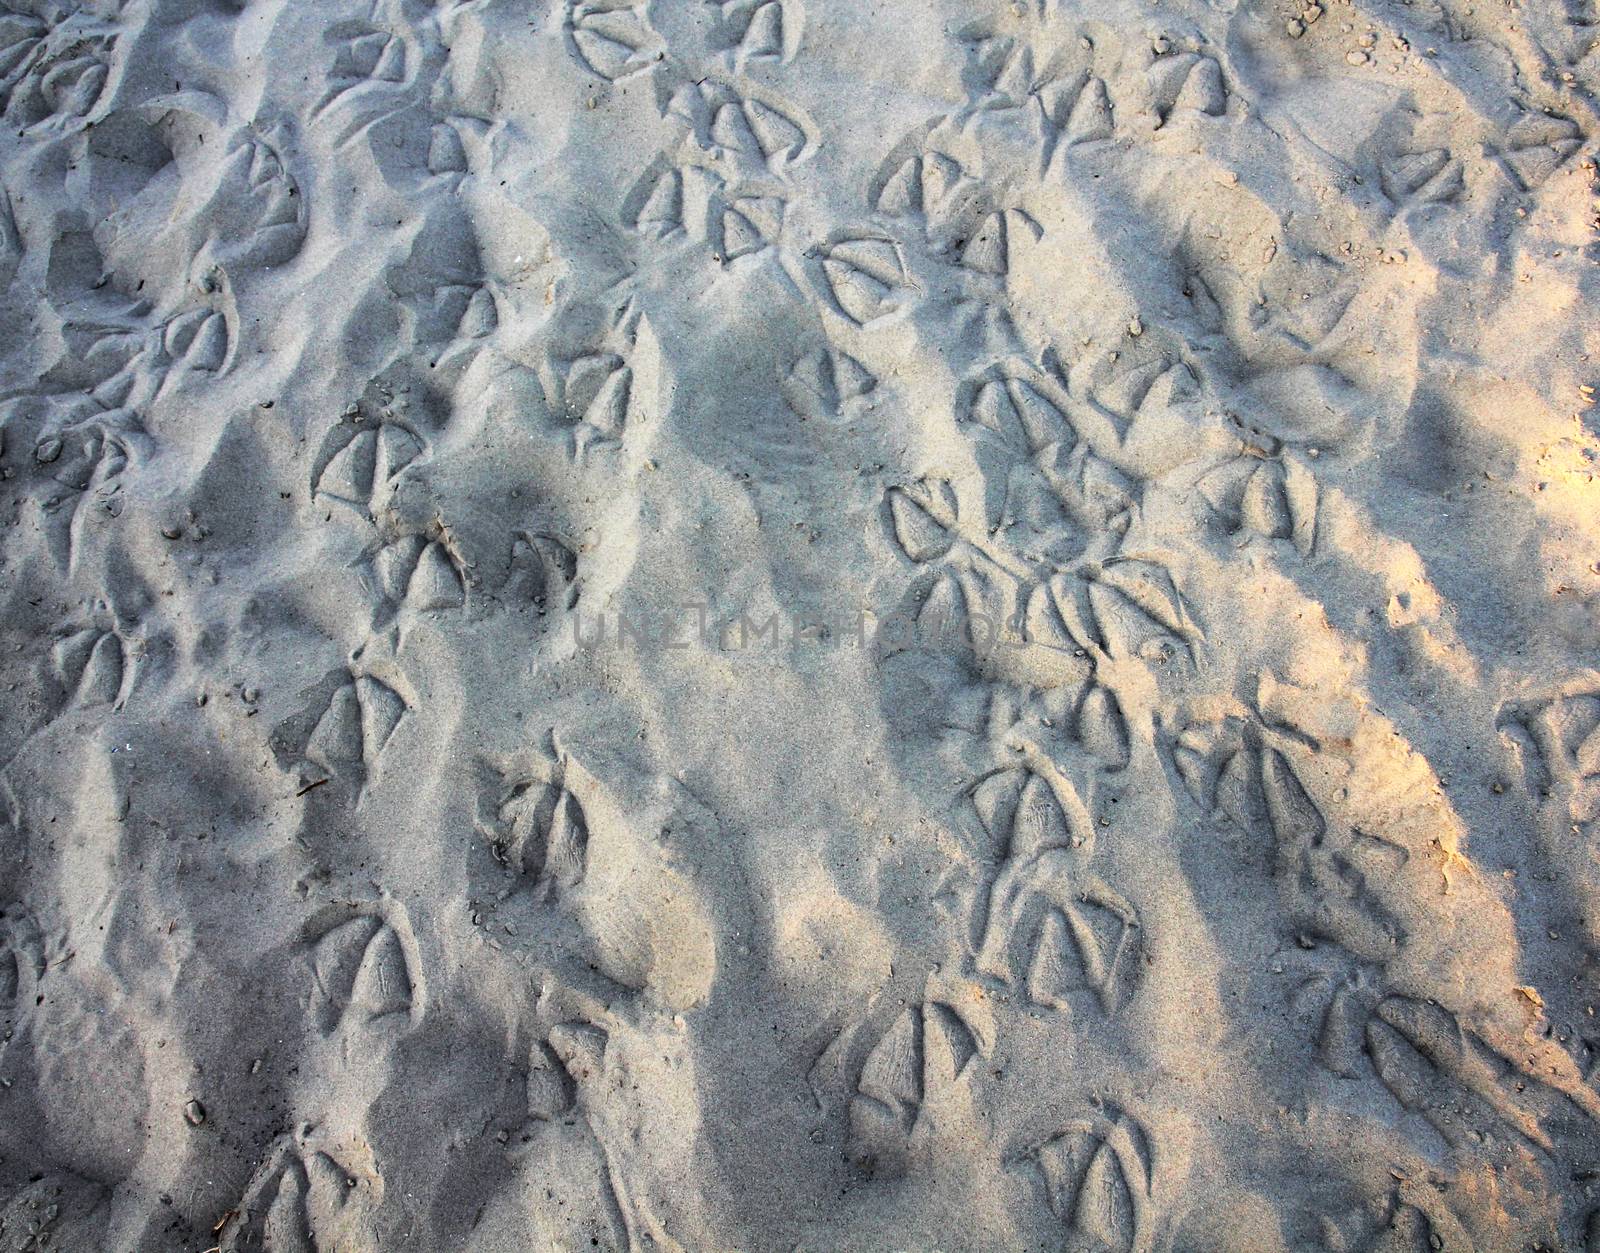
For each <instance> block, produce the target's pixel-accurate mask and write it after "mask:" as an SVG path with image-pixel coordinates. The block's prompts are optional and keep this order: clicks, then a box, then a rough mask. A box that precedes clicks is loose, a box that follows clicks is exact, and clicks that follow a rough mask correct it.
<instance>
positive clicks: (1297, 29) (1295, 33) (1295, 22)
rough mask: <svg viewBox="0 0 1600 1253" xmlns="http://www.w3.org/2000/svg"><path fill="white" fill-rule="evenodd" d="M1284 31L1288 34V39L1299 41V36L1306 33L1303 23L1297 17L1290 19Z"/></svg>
mask: <svg viewBox="0 0 1600 1253" xmlns="http://www.w3.org/2000/svg"><path fill="white" fill-rule="evenodd" d="M1284 29H1285V30H1287V31H1288V32H1289V38H1290V39H1299V38H1300V36H1301V35H1303V34H1305V33H1306V27H1305V23H1304V22H1302V21H1301V20H1300V19H1299V18H1297V17H1291V18H1290V19H1289V21H1288V23H1287V24H1286V25H1285V26H1284Z"/></svg>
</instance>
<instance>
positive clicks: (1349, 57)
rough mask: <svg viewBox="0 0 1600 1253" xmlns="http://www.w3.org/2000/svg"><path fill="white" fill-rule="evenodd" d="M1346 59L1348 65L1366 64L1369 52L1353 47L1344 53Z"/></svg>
mask: <svg viewBox="0 0 1600 1253" xmlns="http://www.w3.org/2000/svg"><path fill="white" fill-rule="evenodd" d="M1344 60H1345V64H1346V65H1365V64H1366V63H1367V54H1366V53H1365V52H1358V51H1357V50H1356V49H1354V48H1352V49H1350V51H1349V52H1347V53H1345V54H1344Z"/></svg>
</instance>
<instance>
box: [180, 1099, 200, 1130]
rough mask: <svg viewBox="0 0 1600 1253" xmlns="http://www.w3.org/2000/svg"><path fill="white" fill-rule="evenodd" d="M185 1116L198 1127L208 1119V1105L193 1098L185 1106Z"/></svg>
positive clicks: (190, 1123) (191, 1124) (192, 1125)
mask: <svg viewBox="0 0 1600 1253" xmlns="http://www.w3.org/2000/svg"><path fill="white" fill-rule="evenodd" d="M183 1116H184V1118H185V1119H186V1120H187V1121H188V1123H189V1125H190V1126H191V1127H198V1126H199V1125H200V1124H201V1123H203V1122H205V1120H206V1107H205V1106H204V1105H202V1104H200V1102H199V1101H195V1100H191V1101H190V1102H189V1103H188V1104H187V1105H185V1106H184V1107H183Z"/></svg>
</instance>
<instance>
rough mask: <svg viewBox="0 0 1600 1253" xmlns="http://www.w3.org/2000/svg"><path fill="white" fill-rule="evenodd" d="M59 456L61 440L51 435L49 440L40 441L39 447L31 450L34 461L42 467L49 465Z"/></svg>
mask: <svg viewBox="0 0 1600 1253" xmlns="http://www.w3.org/2000/svg"><path fill="white" fill-rule="evenodd" d="M60 455H61V439H60V437H59V436H56V435H52V436H51V437H50V438H49V439H46V440H42V441H40V444H39V446H38V447H37V448H35V449H34V450H33V458H34V460H35V461H37V462H38V463H39V464H40V465H42V466H47V465H49V464H50V463H51V462H52V461H54V460H55V459H56V458H57V457H59V456H60Z"/></svg>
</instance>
